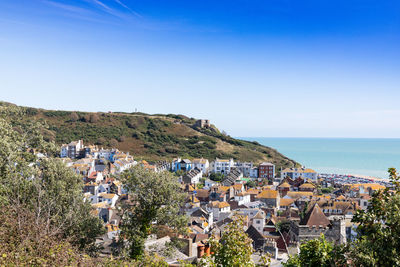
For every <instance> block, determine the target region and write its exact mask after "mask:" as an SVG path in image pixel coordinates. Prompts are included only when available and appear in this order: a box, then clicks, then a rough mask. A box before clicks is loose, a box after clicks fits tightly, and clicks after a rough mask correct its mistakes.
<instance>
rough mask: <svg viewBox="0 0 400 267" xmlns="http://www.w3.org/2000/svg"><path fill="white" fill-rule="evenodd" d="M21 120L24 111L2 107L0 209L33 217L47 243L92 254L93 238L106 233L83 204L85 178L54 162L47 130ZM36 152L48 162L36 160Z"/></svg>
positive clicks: (94, 248)
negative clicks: (44, 132)
mask: <svg viewBox="0 0 400 267" xmlns="http://www.w3.org/2000/svg"><path fill="white" fill-rule="evenodd" d="M11 115H13V116H11ZM20 118H23V113H22V112H21V110H20V109H18V108H4V107H0V205H2V206H3V207H6V208H7V209H15V208H16V207H17V208H18V209H26V210H27V211H28V212H29V213H30V214H33V215H32V216H33V217H35V220H34V222H35V225H32V227H38V226H39V225H40V226H41V227H42V231H43V233H44V234H45V235H46V236H48V237H49V238H59V237H62V238H64V239H65V240H67V239H68V240H69V241H70V242H71V243H72V244H73V245H75V246H76V247H78V248H79V249H81V250H85V251H87V252H94V251H95V250H96V246H95V238H96V237H97V236H98V235H100V234H102V233H103V232H104V229H103V227H102V224H101V222H100V220H99V219H98V218H96V217H93V216H92V215H91V213H90V211H91V207H90V204H89V203H88V202H85V201H84V199H83V196H82V187H83V181H82V179H81V178H80V177H79V176H77V175H76V174H75V173H74V172H73V171H72V170H71V169H69V168H67V167H66V165H64V164H63V163H62V162H61V161H59V160H57V159H54V158H51V155H55V154H56V149H55V148H56V146H55V145H54V143H51V142H46V141H45V140H44V139H43V136H42V135H41V131H42V129H43V125H41V124H39V123H37V122H24V121H21V120H20ZM15 127H17V128H18V129H19V130H18V131H16V130H14V129H15ZM33 150H36V151H37V152H41V153H43V154H45V155H48V156H49V157H48V158H43V159H41V158H38V157H36V155H35V154H34V153H31V151H33Z"/></svg>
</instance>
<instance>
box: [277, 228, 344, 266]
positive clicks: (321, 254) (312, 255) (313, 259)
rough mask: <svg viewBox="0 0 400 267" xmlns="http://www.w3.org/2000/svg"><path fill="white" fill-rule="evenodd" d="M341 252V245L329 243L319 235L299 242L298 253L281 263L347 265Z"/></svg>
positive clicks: (290, 264)
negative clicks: (316, 237)
mask: <svg viewBox="0 0 400 267" xmlns="http://www.w3.org/2000/svg"><path fill="white" fill-rule="evenodd" d="M343 252H344V251H343V247H341V246H335V245H333V244H331V243H330V242H328V241H326V239H325V237H324V235H321V237H320V238H319V239H314V240H310V241H308V242H306V243H303V244H301V246H300V253H299V254H298V255H295V256H292V257H290V258H289V259H288V261H287V262H286V263H283V266H285V267H308V266H321V267H331V266H347V264H346V259H345V257H344V253H343Z"/></svg>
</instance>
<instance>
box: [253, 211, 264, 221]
mask: <svg viewBox="0 0 400 267" xmlns="http://www.w3.org/2000/svg"><path fill="white" fill-rule="evenodd" d="M253 219H261V220H263V219H265V214H264V213H263V212H261V211H258V212H257V214H256V215H254V217H253Z"/></svg>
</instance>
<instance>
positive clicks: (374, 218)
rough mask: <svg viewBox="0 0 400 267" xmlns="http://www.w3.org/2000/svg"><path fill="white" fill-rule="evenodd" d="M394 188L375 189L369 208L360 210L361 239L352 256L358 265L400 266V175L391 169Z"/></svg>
mask: <svg viewBox="0 0 400 267" xmlns="http://www.w3.org/2000/svg"><path fill="white" fill-rule="evenodd" d="M389 174H390V180H391V182H392V184H393V187H394V188H393V189H389V188H386V189H385V190H379V191H377V192H375V193H374V195H373V197H372V199H371V203H370V204H371V205H370V207H369V208H368V210H367V211H363V210H359V211H358V212H357V213H356V214H355V216H354V218H353V222H355V223H358V224H359V225H358V227H357V233H358V239H357V240H356V241H355V242H354V245H353V246H351V247H350V253H349V257H350V258H351V259H352V262H354V265H357V266H400V177H399V176H398V174H397V172H396V169H394V168H391V169H389Z"/></svg>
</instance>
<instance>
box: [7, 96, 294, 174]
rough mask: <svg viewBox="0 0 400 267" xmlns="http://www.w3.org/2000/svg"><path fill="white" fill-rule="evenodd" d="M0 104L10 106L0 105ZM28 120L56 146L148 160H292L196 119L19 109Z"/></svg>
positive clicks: (279, 164) (283, 162)
mask: <svg viewBox="0 0 400 267" xmlns="http://www.w3.org/2000/svg"><path fill="white" fill-rule="evenodd" d="M0 105H3V106H4V105H13V104H9V103H5V102H0ZM20 108H22V109H23V110H24V111H25V113H26V115H25V118H24V119H26V120H37V121H41V122H43V123H46V124H47V125H48V129H45V130H43V135H44V136H45V138H46V139H48V140H53V141H55V142H56V143H57V144H63V143H68V142H70V141H71V140H78V139H83V140H84V142H85V143H90V144H97V145H99V146H103V147H117V148H118V149H120V150H122V151H129V152H130V153H131V154H133V155H135V157H140V158H143V159H147V160H160V159H172V158H174V157H177V156H180V157H185V158H198V157H204V158H207V159H209V160H212V159H215V158H216V157H218V158H233V159H235V160H240V161H253V162H255V163H259V162H262V161H268V162H272V163H274V164H275V165H276V166H277V170H278V168H280V167H292V166H293V165H294V164H297V163H296V162H295V161H293V160H291V159H289V158H287V157H285V156H284V155H282V154H281V153H279V152H278V151H276V150H275V149H273V148H270V147H266V146H263V145H260V144H259V143H257V142H249V141H244V140H239V139H235V138H232V137H230V136H229V135H226V134H224V133H221V132H220V131H219V130H218V128H217V127H215V126H214V125H212V124H211V125H210V126H209V127H204V128H201V127H199V126H195V123H196V121H197V120H196V119H194V118H189V117H186V116H184V115H174V114H167V115H163V114H154V115H150V114H144V113H138V112H135V113H124V112H113V113H110V112H108V113H106V112H96V113H93V112H80V111H60V110H45V109H37V108H30V107H20Z"/></svg>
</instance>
